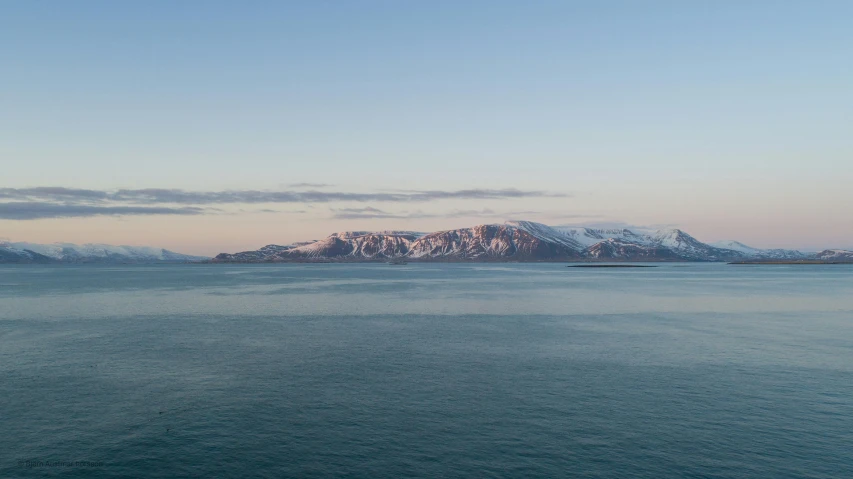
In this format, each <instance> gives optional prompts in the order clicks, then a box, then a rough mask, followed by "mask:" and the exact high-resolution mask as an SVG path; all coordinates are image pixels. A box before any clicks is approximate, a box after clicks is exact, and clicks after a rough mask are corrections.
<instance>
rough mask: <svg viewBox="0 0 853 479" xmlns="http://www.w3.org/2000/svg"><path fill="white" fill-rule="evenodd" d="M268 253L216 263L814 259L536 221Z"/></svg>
mask: <svg viewBox="0 0 853 479" xmlns="http://www.w3.org/2000/svg"><path fill="white" fill-rule="evenodd" d="M271 247H272V246H267V247H265V248H271ZM265 248H262V249H261V250H258V251H247V252H242V253H234V254H228V253H222V254H220V255H219V256H217V257H216V258H215V261H249V262H256V261H258V262H260V261H305V260H307V261H311V260H341V261H370V260H383V259H393V258H401V257H405V258H410V259H417V260H439V261H442V260H443V261H458V260H475V261H487V260H488V261H492V260H512V261H549V260H550V261H560V260H562V261H573V260H574V261H577V260H584V259H588V260H621V261H732V260H742V259H744V258H762V259H763V258H766V259H780V258H783V259H789V258H806V257H812V258H813V257H814V255H805V254H803V253H800V252H798V251H790V250H759V249H756V248H751V247H748V246H746V245H744V244H742V243H738V242H725V243H720V244H717V245H710V244H706V243H703V242H701V241H699V240H697V239H696V238H694V237H693V236H690V235H689V234H687V233H686V232H684V231H682V230H679V229H667V230H660V231H657V232H654V233H645V232H643V233H637V232H634V231H631V230H628V229H602V228H584V227H552V226H548V225H544V224H542V223H536V222H533V221H507V222H506V223H504V224H485V225H478V226H473V227H470V228H459V229H454V230H446V231H437V232H434V233H429V234H424V233H416V232H412V231H379V232H367V231H344V232H338V233H333V234H332V235H330V236H328V237H327V238H324V239H322V240H319V241H310V242H306V243H297V244H294V245H291V246H288V247H283V246H275V247H274V248H275V249H274V250H271V251H264V249H265ZM828 254H829V253H828Z"/></svg>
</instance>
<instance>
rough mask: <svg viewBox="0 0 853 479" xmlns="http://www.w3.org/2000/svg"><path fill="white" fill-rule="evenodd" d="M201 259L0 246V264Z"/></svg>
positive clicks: (159, 252)
mask: <svg viewBox="0 0 853 479" xmlns="http://www.w3.org/2000/svg"><path fill="white" fill-rule="evenodd" d="M206 259H208V258H206V257H204V256H191V255H186V254H181V253H175V252H174V251H169V250H166V249H162V248H150V247H144V246H113V245H106V244H91V243H89V244H83V245H77V244H72V243H52V244H37V243H23V242H19V243H11V242H2V243H0V262H3V263H151V262H187V261H204V260H206Z"/></svg>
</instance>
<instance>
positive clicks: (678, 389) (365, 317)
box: [0, 264, 853, 478]
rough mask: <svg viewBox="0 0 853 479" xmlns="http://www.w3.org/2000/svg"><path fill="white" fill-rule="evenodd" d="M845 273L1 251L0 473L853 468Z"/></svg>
mask: <svg viewBox="0 0 853 479" xmlns="http://www.w3.org/2000/svg"><path fill="white" fill-rule="evenodd" d="M851 451H853V267H852V266H844V265H833V266H758V267H756V266H731V265H725V264H664V265H660V267H657V268H645V269H585V268H567V267H566V266H565V265H561V264H491V265H472V264H467V265H465V264H443V265H442V264H409V265H406V266H390V265H385V264H349V265H345V264H316V265H298V264H293V265H126V266H124V265H123V266H103V265H100V266H98V265H81V266H2V267H0V477H2V478H7V477H8V478H17V477H92V478H101V477H103V478H107V477H109V478H113V477H157V478H166V477H205V478H219V477H226V478H227V477H332V476H346V477H407V476H408V477H472V476H473V477H602V478H603V477H608V478H609V477H619V478H623V477H624V478H628V477H630V478H635V477H636V478H669V477H673V478H674V477H692V478H700V477H701V478H843V477H853V452H851Z"/></svg>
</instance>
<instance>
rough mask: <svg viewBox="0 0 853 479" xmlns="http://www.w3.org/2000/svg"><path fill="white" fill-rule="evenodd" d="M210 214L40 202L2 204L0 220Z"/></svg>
mask: <svg viewBox="0 0 853 479" xmlns="http://www.w3.org/2000/svg"><path fill="white" fill-rule="evenodd" d="M208 212H210V210H209V209H205V208H198V207H182V208H169V207H164V206H91V205H63V204H55V203H38V202H14V203H0V219H6V220H38V219H46V218H81V217H92V216H139V215H201V214H205V213H208Z"/></svg>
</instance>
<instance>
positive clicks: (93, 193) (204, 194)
mask: <svg viewBox="0 0 853 479" xmlns="http://www.w3.org/2000/svg"><path fill="white" fill-rule="evenodd" d="M564 197H568V195H566V194H564V193H551V192H547V191H538V190H518V189H515V188H504V189H467V190H454V191H443V190H424V191H418V190H406V191H399V192H384V193H379V192H374V193H352V192H335V191H316V190H307V191H262V190H227V191H187V190H181V189H165V188H144V189H120V190H115V191H104V190H86V189H76V188H64V187H58V186H57V187H37V188H0V199H7V200H14V201H40V202H49V201H56V202H64V203H66V204H71V203H74V204H101V203H123V204H135V205H159V204H184V205H213V204H216V205H224V204H259V203H329V202H356V203H365V202H397V203H412V202H427V201H433V200H442V199H457V200H503V199H519V198H564Z"/></svg>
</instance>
